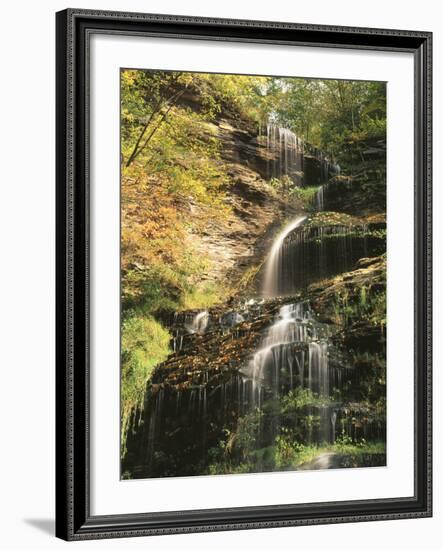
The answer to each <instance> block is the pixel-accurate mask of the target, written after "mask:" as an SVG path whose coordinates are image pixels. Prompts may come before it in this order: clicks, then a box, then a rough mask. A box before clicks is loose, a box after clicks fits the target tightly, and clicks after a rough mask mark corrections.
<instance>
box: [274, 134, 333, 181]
mask: <svg viewBox="0 0 443 550" xmlns="http://www.w3.org/2000/svg"><path fill="white" fill-rule="evenodd" d="M266 150H267V176H268V179H271V178H278V179H282V177H283V176H287V177H288V178H289V179H290V180H291V181H292V183H293V184H294V185H295V186H303V185H304V184H305V181H307V182H308V184H309V185H316V184H319V183H322V182H326V181H327V180H328V179H329V177H330V175H331V174H337V173H339V172H340V167H339V166H338V165H337V164H335V163H334V162H331V160H330V159H329V157H328V156H327V155H326V154H325V153H324V152H323V151H321V150H320V149H318V148H317V147H314V146H313V145H310V144H308V143H305V142H304V141H303V140H302V139H301V138H299V137H298V136H297V135H296V134H295V133H294V132H293V131H292V130H289V129H288V128H282V127H280V126H277V125H276V124H273V123H268V124H267V126H266Z"/></svg>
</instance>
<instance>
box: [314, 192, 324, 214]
mask: <svg viewBox="0 0 443 550" xmlns="http://www.w3.org/2000/svg"><path fill="white" fill-rule="evenodd" d="M324 191H325V188H324V185H320V187H319V188H318V190H317V193H316V194H315V208H316V210H317V211H318V212H322V211H323V210H324V209H325V199H324Z"/></svg>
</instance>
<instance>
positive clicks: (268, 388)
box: [241, 302, 339, 442]
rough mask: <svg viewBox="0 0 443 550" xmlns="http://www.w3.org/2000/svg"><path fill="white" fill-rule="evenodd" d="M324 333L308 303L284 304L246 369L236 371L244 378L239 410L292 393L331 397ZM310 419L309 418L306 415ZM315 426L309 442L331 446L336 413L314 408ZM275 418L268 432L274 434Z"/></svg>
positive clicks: (333, 385) (332, 370) (332, 377)
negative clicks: (300, 392)
mask: <svg viewBox="0 0 443 550" xmlns="http://www.w3.org/2000/svg"><path fill="white" fill-rule="evenodd" d="M328 355H329V342H328V331H327V329H326V328H322V327H321V326H320V325H319V323H317V322H316V321H315V319H314V318H313V315H312V312H311V310H310V308H309V306H308V304H307V303H304V302H295V303H290V304H285V305H283V306H282V307H281V308H280V310H279V312H278V315H277V316H276V318H275V320H274V322H273V323H272V325H271V326H270V327H269V328H268V330H267V332H266V334H265V335H264V337H263V339H262V342H261V345H260V347H259V349H258V350H257V351H256V353H255V354H254V355H253V357H252V358H251V360H250V361H249V364H248V365H247V366H246V367H244V368H243V369H241V373H242V374H243V375H244V376H245V379H244V380H243V383H242V385H243V388H249V391H245V390H243V393H242V410H243V411H245V408H246V409H249V410H256V409H259V410H260V409H261V408H262V407H263V403H264V401H266V400H267V399H269V398H275V397H279V396H280V395H284V394H287V393H288V392H289V391H292V390H293V389H295V388H300V389H302V390H303V389H307V390H310V391H311V392H312V393H313V394H315V395H317V396H319V397H322V398H326V399H327V398H330V397H331V389H333V388H336V387H338V386H337V384H336V380H338V379H339V377H338V376H337V374H336V368H335V367H331V366H330V364H329V357H328ZM309 414H313V411H311V412H310V413H309ZM318 415H319V425H318V427H317V428H316V430H315V433H314V432H312V431H310V437H311V442H312V441H313V438H314V436H315V440H316V441H317V442H323V441H326V442H331V441H333V439H334V438H335V423H336V418H337V413H336V411H335V410H332V409H331V407H330V406H328V405H324V406H320V405H319V407H318ZM276 424H278V419H275V422H274V424H273V428H272V431H273V432H275V431H276V430H277V429H278V426H277V425H276Z"/></svg>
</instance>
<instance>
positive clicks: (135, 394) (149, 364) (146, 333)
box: [121, 314, 171, 453]
mask: <svg viewBox="0 0 443 550" xmlns="http://www.w3.org/2000/svg"><path fill="white" fill-rule="evenodd" d="M170 339H171V336H170V334H169V332H168V331H167V330H166V329H165V328H163V326H162V325H161V324H160V323H159V322H158V321H156V320H155V319H154V318H153V317H150V316H148V317H140V316H138V315H136V314H134V315H133V316H130V317H129V318H127V319H126V320H125V321H123V324H122V333H121V422H122V452H123V453H124V449H125V444H126V433H127V430H128V424H129V419H130V415H131V412H132V411H133V409H134V407H140V406H141V405H142V404H143V397H144V392H145V388H146V383H147V381H148V380H149V377H150V375H151V373H152V371H153V369H154V368H155V366H156V365H158V364H159V363H161V362H162V361H164V360H165V359H166V357H167V356H168V354H169V353H170V349H169V342H170Z"/></svg>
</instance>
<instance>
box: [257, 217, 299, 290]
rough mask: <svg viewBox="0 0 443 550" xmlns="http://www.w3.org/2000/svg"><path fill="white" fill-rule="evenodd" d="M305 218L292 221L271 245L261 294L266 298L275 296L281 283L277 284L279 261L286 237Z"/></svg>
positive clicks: (279, 274)
mask: <svg viewBox="0 0 443 550" xmlns="http://www.w3.org/2000/svg"><path fill="white" fill-rule="evenodd" d="M305 219H306V216H301V217H299V218H296V219H295V220H294V221H292V222H291V223H290V224H289V225H287V226H286V227H285V229H284V230H283V231H282V232H281V233H280V234H279V235H278V237H277V238H276V240H275V241H274V244H273V245H272V248H271V252H270V254H269V256H268V258H267V260H266V272H265V280H264V286H263V294H264V295H265V296H267V297H268V298H271V297H273V296H277V295H278V293H279V290H280V287H281V285H280V284H279V281H280V277H281V261H282V247H283V243H284V241H285V239H286V237H287V236H288V235H289V234H290V233H291V232H292V231H294V229H296V228H297V227H299V226H300V225H301V224H302V223H303V222H304V221H305Z"/></svg>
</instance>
